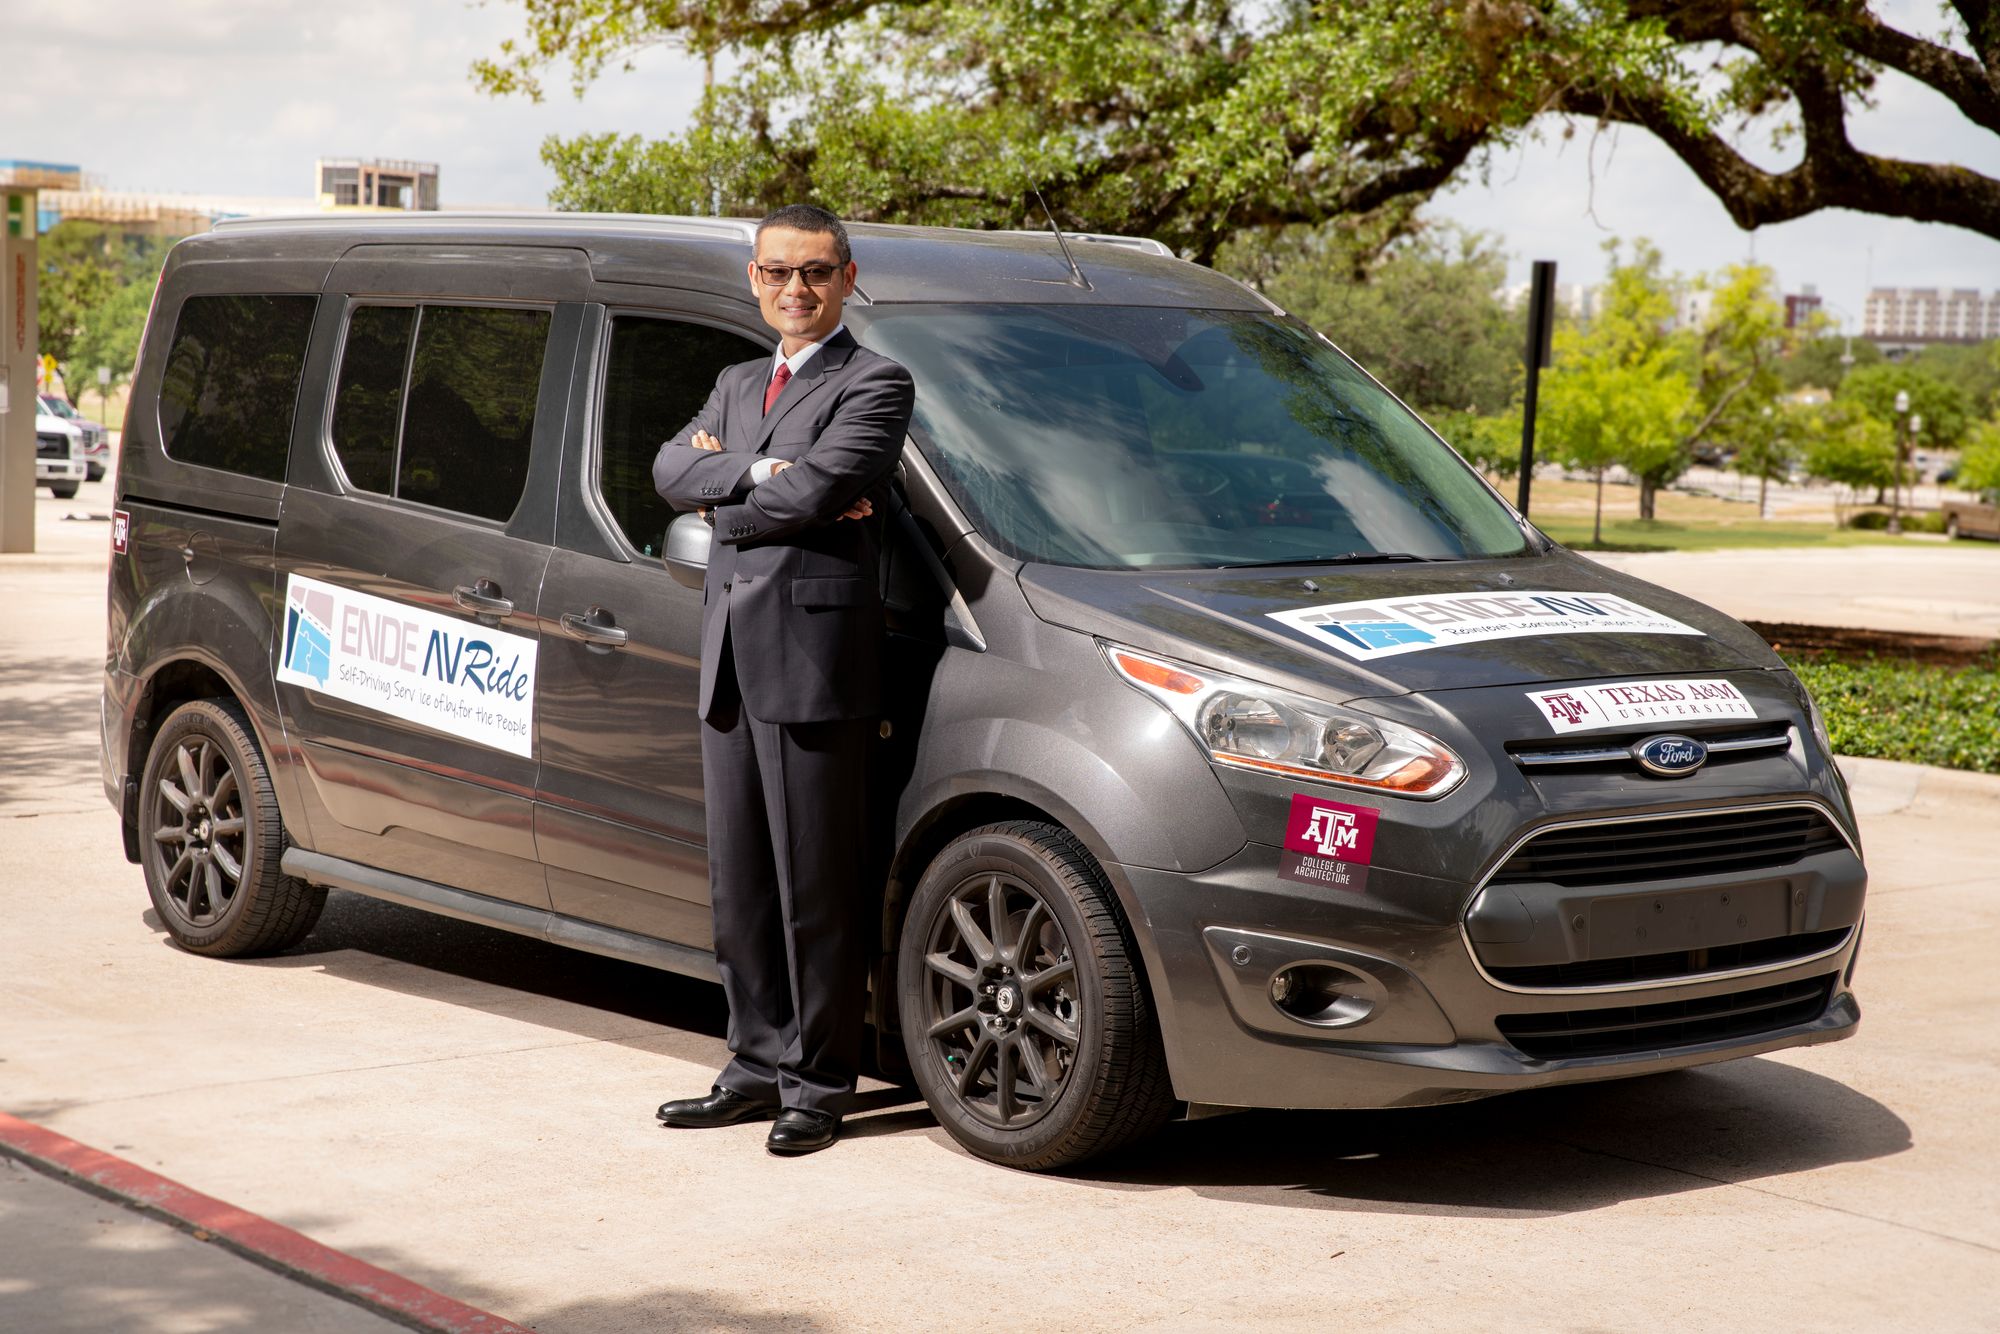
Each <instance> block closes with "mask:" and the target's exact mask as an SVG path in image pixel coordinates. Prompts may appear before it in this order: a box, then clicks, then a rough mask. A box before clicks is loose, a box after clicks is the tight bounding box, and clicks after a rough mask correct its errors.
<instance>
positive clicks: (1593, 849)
mask: <svg viewBox="0 0 2000 1334" xmlns="http://www.w3.org/2000/svg"><path fill="white" fill-rule="evenodd" d="M1845 846H1846V841H1845V840H1843V839H1842V838H1841V836H1840V832H1839V831H1838V830H1836V829H1835V828H1834V827H1833V825H1832V824H1831V823H1829V822H1828V820H1827V818H1826V817H1825V816H1824V815H1822V814H1820V813H1819V811H1817V810H1815V809H1813V808H1812V807H1810V806H1760V807H1750V808H1746V809H1743V810H1736V811H1704V812H1701V813H1698V814H1695V815H1679V816H1657V817H1653V818H1650V819H1644V820H1626V821H1621V822H1617V823H1613V824H1592V825H1568V826H1564V827H1560V828H1556V829H1550V830H1548V831H1546V832H1544V833H1540V834H1536V835H1535V836H1534V837H1532V838H1530V839H1529V840H1528V841H1527V842H1526V843H1523V844H1522V845H1521V846H1520V847H1519V848H1516V849H1515V850H1514V855H1513V856H1511V857H1509V858H1508V859H1507V860H1506V861H1505V862H1504V863H1502V865H1501V867H1500V869H1499V870H1498V871H1495V872H1494V873H1493V877H1492V880H1491V882H1490V883H1492V884H1496V885H1521V884H1551V885H1564V886H1570V887H1575V888H1586V887H1589V886H1592V885H1617V884H1631V883H1634V882H1639V881H1649V880H1671V879H1675V878H1678V877H1681V876H1695V875H1729V874H1733V873H1737V872H1743V871H1759V870H1765V869H1769V868H1773V867H1780V866H1790V865H1792V864H1793V863H1795V862H1797V861H1800V860H1801V859H1803V858H1806V857H1810V856H1812V855H1813V854H1814V853H1818V852H1832V851H1834V850H1836V849H1838V848H1842V847H1845Z"/></svg>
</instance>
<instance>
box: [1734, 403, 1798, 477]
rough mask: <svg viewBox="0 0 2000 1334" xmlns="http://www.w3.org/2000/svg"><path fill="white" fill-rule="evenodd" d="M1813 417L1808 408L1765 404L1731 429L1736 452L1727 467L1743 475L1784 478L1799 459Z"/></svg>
mask: <svg viewBox="0 0 2000 1334" xmlns="http://www.w3.org/2000/svg"><path fill="white" fill-rule="evenodd" d="M1814 420H1815V419H1814V418H1813V417H1812V416H1811V415H1810V412H1809V410H1808V409H1805V408H1801V407H1798V406H1797V405H1794V404H1782V405H1775V404H1768V403H1767V404H1765V405H1764V407H1763V409H1762V410H1761V411H1760V412H1759V413H1758V414H1757V415H1756V416H1755V417H1747V418H1745V419H1744V420H1743V421H1742V423H1741V424H1740V425H1739V426H1737V427H1736V429H1735V430H1734V431H1732V432H1731V436H1732V438H1733V439H1734V440H1735V443H1736V453H1735V456H1734V457H1733V458H1731V459H1730V461H1729V466H1730V468H1731V469H1732V470H1733V471H1736V472H1740V473H1742V474H1743V475H1744V476H1746V477H1757V478H1761V479H1763V480H1764V481H1770V482H1781V481H1783V480H1784V479H1785V478H1786V477H1788V476H1790V475H1791V470H1792V468H1793V466H1794V465H1795V464H1797V463H1799V462H1800V460H1801V458H1802V456H1803V454H1804V447H1805V439H1806V433H1807V431H1809V430H1810V429H1811V426H1812V424H1813V423H1814ZM1802 428H1803V429H1802Z"/></svg>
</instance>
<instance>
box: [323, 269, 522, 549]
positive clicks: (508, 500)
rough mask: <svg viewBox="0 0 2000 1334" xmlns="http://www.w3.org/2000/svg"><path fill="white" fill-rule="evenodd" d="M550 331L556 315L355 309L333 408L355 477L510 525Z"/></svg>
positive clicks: (485, 309) (337, 435)
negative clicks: (412, 341)
mask: <svg viewBox="0 0 2000 1334" xmlns="http://www.w3.org/2000/svg"><path fill="white" fill-rule="evenodd" d="M549 324H550V317H549V312H548V311H546V310H506V309H500V308H497V307H492V306H439V305H424V306H421V307H416V308H412V307H407V306H357V307H356V308H355V310H354V313H353V314H352V315H351V316H350V317H349V319H348V329H347V343H346V346H345V348H344V349H343V350H342V352H341V362H340V375H339V379H338V381H337V388H336V391H335V396H334V408H333V447H334V452H335V453H336V454H338V455H339V457H340V465H341V467H342V469H344V470H345V471H346V473H347V478H348V480H349V481H350V482H352V483H353V484H354V485H355V486H357V487H361V488H363V489H364V490H369V491H379V492H382V493H384V494H387V495H393V496H395V497H397V498H398V499H401V500H411V501H416V502H417V503H419V504H423V505H435V506H437V507H438V508H440V509H448V510H455V511H457V512H458V513H460V514H471V515H476V516H478V517H479V518H483V519H494V520H497V521H501V522H504V521H505V520H506V519H507V518H508V517H509V516H510V515H512V514H513V512H514V508H515V506H517V505H518V504H519V503H520V501H521V488H522V487H523V486H524V485H525V484H526V482H527V479H528V451H529V446H530V443H531V441H532V440H533V437H534V432H535V411H536V406H537V398H538V396H539V392H540V387H541V378H542V358H543V354H544V353H545V351H546V350H547V347H548V340H549ZM413 338H414V339H415V342H416V346H415V349H414V350H412V349H411V346H410V344H411V340H412V339H413ZM399 414H400V422H399V420H398V417H399Z"/></svg>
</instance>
